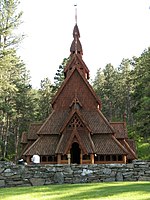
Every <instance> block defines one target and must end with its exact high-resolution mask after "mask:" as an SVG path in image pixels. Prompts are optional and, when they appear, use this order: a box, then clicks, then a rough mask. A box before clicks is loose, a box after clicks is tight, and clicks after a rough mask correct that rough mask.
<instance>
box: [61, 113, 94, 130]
mask: <svg viewBox="0 0 150 200" xmlns="http://www.w3.org/2000/svg"><path fill="white" fill-rule="evenodd" d="M75 114H76V115H77V116H78V117H79V119H80V120H81V122H82V123H83V124H84V125H85V127H86V128H87V130H88V131H89V132H91V129H90V127H89V126H88V124H87V123H86V122H85V121H84V119H83V117H82V115H81V114H80V112H79V111H78V110H73V111H72V112H71V113H70V115H69V116H68V119H67V120H66V122H65V123H64V125H63V127H62V128H61V130H60V133H62V132H63V131H64V129H65V128H66V126H67V124H68V123H69V121H70V120H71V119H72V117H73V116H74V115H75Z"/></svg>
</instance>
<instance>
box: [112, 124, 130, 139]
mask: <svg viewBox="0 0 150 200" xmlns="http://www.w3.org/2000/svg"><path fill="white" fill-rule="evenodd" d="M113 124H114V125H119V124H121V125H123V129H124V133H123V134H124V135H126V137H124V138H128V133H127V128H126V124H125V123H124V122H110V125H111V126H112V128H113V129H114V131H115V132H116V128H115V127H113ZM119 131H120V130H118V132H119ZM118 138H119V137H118Z"/></svg>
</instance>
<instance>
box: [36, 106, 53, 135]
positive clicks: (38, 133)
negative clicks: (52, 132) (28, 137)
mask: <svg viewBox="0 0 150 200" xmlns="http://www.w3.org/2000/svg"><path fill="white" fill-rule="evenodd" d="M54 112H55V111H54V110H53V111H52V112H51V114H50V115H49V116H48V118H47V119H46V120H45V122H44V123H43V125H42V126H41V128H40V129H39V131H38V132H37V135H40V132H41V130H42V129H43V127H44V126H45V124H46V123H47V122H48V121H49V119H50V118H51V116H52V115H53V113H54Z"/></svg>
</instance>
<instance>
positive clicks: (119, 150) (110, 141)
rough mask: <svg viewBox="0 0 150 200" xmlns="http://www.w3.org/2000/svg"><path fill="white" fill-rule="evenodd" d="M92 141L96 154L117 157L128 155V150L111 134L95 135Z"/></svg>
mask: <svg viewBox="0 0 150 200" xmlns="http://www.w3.org/2000/svg"><path fill="white" fill-rule="evenodd" d="M92 140H93V142H94V145H95V152H96V154H104V155H108V154H109V155H115V154H124V155H127V153H128V152H127V151H126V149H125V148H124V147H123V146H122V145H121V144H120V143H119V142H118V141H117V139H116V138H115V137H114V136H113V135H111V134H94V135H92Z"/></svg>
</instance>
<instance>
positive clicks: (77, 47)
mask: <svg viewBox="0 0 150 200" xmlns="http://www.w3.org/2000/svg"><path fill="white" fill-rule="evenodd" d="M74 6H75V26H74V29H73V38H74V39H73V41H72V44H71V47H70V52H71V54H80V55H82V54H83V51H82V45H81V42H80V40H79V38H80V32H79V28H78V25H77V5H74Z"/></svg>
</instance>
